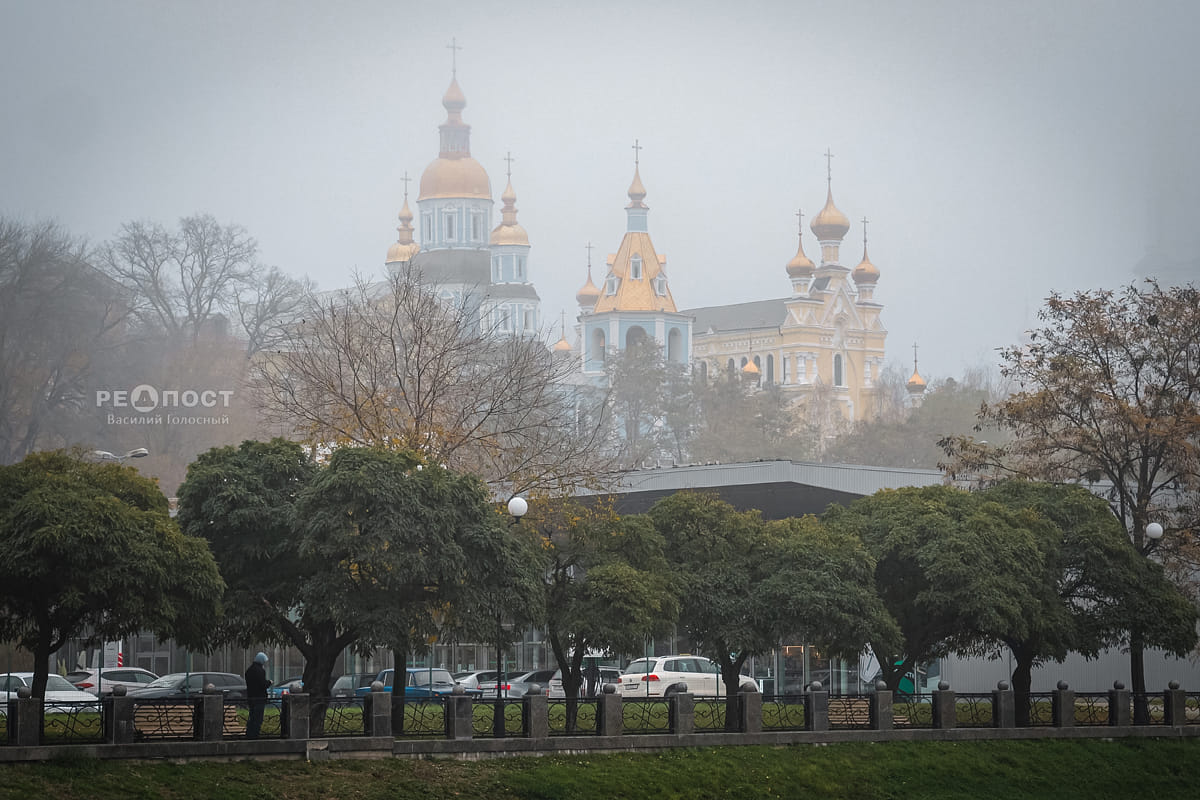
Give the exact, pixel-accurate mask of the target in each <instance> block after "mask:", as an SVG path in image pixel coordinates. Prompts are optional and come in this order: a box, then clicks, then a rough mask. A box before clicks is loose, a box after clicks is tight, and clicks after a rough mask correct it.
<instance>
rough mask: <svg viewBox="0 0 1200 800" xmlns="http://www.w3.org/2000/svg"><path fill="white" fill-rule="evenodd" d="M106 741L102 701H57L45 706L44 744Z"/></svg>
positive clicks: (43, 720) (43, 719) (43, 718)
mask: <svg viewBox="0 0 1200 800" xmlns="http://www.w3.org/2000/svg"><path fill="white" fill-rule="evenodd" d="M103 741H104V717H103V713H102V711H101V709H100V701H99V700H97V701H96V702H88V701H87V700H76V701H70V702H65V703H64V702H55V703H52V704H49V705H47V706H46V707H45V713H44V715H43V717H42V743H43V744H84V743H87V742H103Z"/></svg>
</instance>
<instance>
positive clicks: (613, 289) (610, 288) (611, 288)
mask: <svg viewBox="0 0 1200 800" xmlns="http://www.w3.org/2000/svg"><path fill="white" fill-rule="evenodd" d="M620 285H621V279H620V278H618V277H617V276H616V275H609V276H608V280H606V281H605V282H604V293H605V294H608V295H613V294H616V293H617V287H618V286H620Z"/></svg>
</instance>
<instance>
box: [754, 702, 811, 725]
mask: <svg viewBox="0 0 1200 800" xmlns="http://www.w3.org/2000/svg"><path fill="white" fill-rule="evenodd" d="M807 711H808V697H807V695H802V694H777V695H775V696H774V697H772V698H771V699H769V700H768V699H767V698H765V697H764V698H763V704H762V726H763V730H764V731H802V730H804V729H805V727H804V726H805V721H806V720H807V719H808V714H807Z"/></svg>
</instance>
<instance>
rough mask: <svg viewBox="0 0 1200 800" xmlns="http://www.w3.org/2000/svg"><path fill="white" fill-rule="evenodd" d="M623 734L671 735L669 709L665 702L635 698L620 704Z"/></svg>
mask: <svg viewBox="0 0 1200 800" xmlns="http://www.w3.org/2000/svg"><path fill="white" fill-rule="evenodd" d="M622 713H623V715H624V716H623V718H622V729H623V730H624V732H625V733H671V707H670V704H669V703H668V701H667V700H665V699H664V700H652V699H650V698H644V697H637V698H632V699H627V700H625V701H624V702H623V704H622Z"/></svg>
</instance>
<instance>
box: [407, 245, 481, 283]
mask: <svg viewBox="0 0 1200 800" xmlns="http://www.w3.org/2000/svg"><path fill="white" fill-rule="evenodd" d="M412 265H413V267H414V268H415V269H418V270H420V271H421V275H422V277H423V278H424V279H425V280H426V281H427V282H429V283H435V284H436V283H465V284H467V285H468V286H487V285H488V283H489V282H490V281H491V279H492V258H491V255H490V254H489V252H488V251H487V250H429V251H428V252H424V253H419V254H417V256H416V257H414V258H413V260H412Z"/></svg>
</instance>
